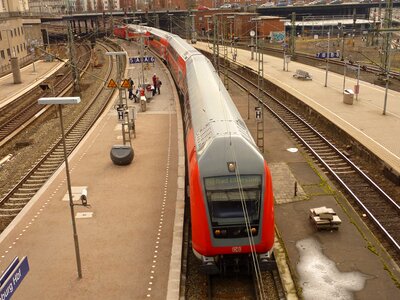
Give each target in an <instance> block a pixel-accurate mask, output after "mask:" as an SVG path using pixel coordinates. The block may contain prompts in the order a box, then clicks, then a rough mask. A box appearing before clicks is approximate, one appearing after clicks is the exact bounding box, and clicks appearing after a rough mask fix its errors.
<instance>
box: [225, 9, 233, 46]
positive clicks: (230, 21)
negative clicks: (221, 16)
mask: <svg viewBox="0 0 400 300" xmlns="http://www.w3.org/2000/svg"><path fill="white" fill-rule="evenodd" d="M226 18H227V19H229V28H230V35H231V36H230V40H231V53H233V24H234V22H235V21H234V19H235V16H227V17H226Z"/></svg>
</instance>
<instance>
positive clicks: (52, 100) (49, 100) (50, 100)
mask: <svg viewBox="0 0 400 300" xmlns="http://www.w3.org/2000/svg"><path fill="white" fill-rule="evenodd" d="M80 102H81V98H80V97H43V98H39V100H38V103H39V104H42V105H51V104H56V105H57V106H58V112H59V115H60V124H61V137H62V141H63V146H64V161H65V172H66V173H67V188H68V195H69V207H70V210H71V219H72V230H73V233H74V242H75V255H76V264H77V269H78V277H79V278H82V267H81V256H80V253H79V240H78V232H77V229H76V223H75V212H74V202H73V198H72V188H71V178H70V175H69V166H68V156H67V146H66V144H65V133H64V123H63V116H62V106H63V105H70V104H78V103H80Z"/></svg>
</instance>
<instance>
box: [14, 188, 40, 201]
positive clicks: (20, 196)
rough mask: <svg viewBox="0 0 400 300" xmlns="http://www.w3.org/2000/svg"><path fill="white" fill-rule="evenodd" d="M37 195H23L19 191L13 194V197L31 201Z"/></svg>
mask: <svg viewBox="0 0 400 300" xmlns="http://www.w3.org/2000/svg"><path fill="white" fill-rule="evenodd" d="M35 194H36V193H32V192H31V193H22V192H20V191H19V190H18V192H16V193H14V194H13V197H15V198H20V199H21V198H26V199H30V198H32V196H34V195H35Z"/></svg>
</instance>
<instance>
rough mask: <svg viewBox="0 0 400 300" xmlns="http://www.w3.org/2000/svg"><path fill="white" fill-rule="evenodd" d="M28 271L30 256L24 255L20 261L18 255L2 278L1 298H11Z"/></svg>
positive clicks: (4, 299) (2, 299)
mask: <svg viewBox="0 0 400 300" xmlns="http://www.w3.org/2000/svg"><path fill="white" fill-rule="evenodd" d="M28 272H29V264H28V258H27V257H26V256H24V257H23V258H22V260H21V261H19V258H18V257H16V258H15V259H14V260H13V262H12V263H11V264H10V265H9V266H8V268H7V269H6V270H5V271H4V273H3V275H2V276H1V278H0V283H1V287H0V299H1V300H8V299H11V297H12V295H13V294H14V293H15V291H16V290H17V288H18V286H19V285H20V284H21V282H22V280H23V279H24V278H25V276H26V274H28Z"/></svg>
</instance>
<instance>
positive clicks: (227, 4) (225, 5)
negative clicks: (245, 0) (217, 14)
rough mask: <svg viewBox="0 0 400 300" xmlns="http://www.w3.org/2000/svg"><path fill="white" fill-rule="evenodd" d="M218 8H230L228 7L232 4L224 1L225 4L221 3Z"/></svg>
mask: <svg viewBox="0 0 400 300" xmlns="http://www.w3.org/2000/svg"><path fill="white" fill-rule="evenodd" d="M219 8H220V9H230V8H232V4H230V3H225V4H222V5H221V6H220V7H219Z"/></svg>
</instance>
